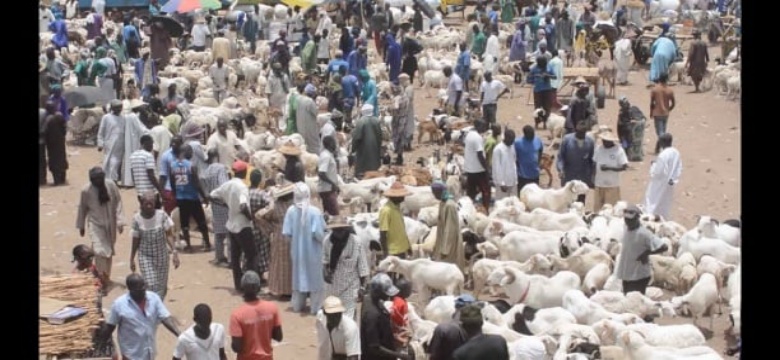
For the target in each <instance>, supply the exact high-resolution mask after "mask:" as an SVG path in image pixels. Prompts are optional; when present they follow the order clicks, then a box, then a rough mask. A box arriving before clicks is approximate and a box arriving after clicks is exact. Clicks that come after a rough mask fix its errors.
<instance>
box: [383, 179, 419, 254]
mask: <svg viewBox="0 0 780 360" xmlns="http://www.w3.org/2000/svg"><path fill="white" fill-rule="evenodd" d="M384 195H385V196H386V197H387V200H388V201H387V203H385V206H383V207H382V209H380V210H379V243H380V244H381V245H382V255H383V257H387V255H393V256H398V257H400V258H406V256H407V255H411V253H412V245H411V244H410V243H409V237H408V236H407V234H406V226H405V225H404V216H403V214H402V213H401V203H402V202H403V201H404V198H406V197H407V196H409V195H411V193H410V192H409V190H407V189H406V187H405V186H404V185H403V184H401V182H399V181H396V182H395V183H393V185H392V186H390V189H388V190H387V191H385V192H384Z"/></svg>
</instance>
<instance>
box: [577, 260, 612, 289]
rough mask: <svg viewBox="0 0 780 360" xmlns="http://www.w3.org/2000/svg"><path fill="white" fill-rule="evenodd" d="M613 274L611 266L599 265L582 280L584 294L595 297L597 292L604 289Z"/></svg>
mask: <svg viewBox="0 0 780 360" xmlns="http://www.w3.org/2000/svg"><path fill="white" fill-rule="evenodd" d="M611 274H612V270H610V268H609V265H608V264H605V263H598V264H596V265H595V266H594V267H592V268H591V269H590V270H588V273H587V274H585V278H584V279H582V292H584V293H585V294H586V295H593V294H594V293H596V291H599V290H601V289H603V288H604V284H605V283H606V282H607V279H609V276H610V275H611Z"/></svg>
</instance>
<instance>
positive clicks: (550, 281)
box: [488, 267, 582, 309]
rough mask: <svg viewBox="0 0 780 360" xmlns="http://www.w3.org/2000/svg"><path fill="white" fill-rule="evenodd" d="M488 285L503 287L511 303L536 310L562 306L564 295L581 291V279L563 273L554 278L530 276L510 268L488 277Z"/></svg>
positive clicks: (571, 273)
mask: <svg viewBox="0 0 780 360" xmlns="http://www.w3.org/2000/svg"><path fill="white" fill-rule="evenodd" d="M488 284H491V285H492V284H497V285H499V286H503V287H504V290H505V291H506V294H507V295H508V296H509V300H510V302H511V303H513V304H516V303H519V302H522V303H524V304H526V305H528V306H531V307H533V308H536V309H544V308H549V307H556V306H561V305H562V304H563V300H562V297H563V294H564V293H566V292H567V291H569V290H571V289H579V288H580V285H581V284H582V283H581V282H580V277H579V276H577V274H575V273H573V272H571V271H561V272H559V273H557V274H555V275H554V276H552V277H546V276H544V275H528V274H525V273H523V272H521V271H517V270H515V269H513V268H510V267H505V268H499V269H496V270H494V271H493V273H492V274H490V276H489V277H488Z"/></svg>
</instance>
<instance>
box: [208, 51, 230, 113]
mask: <svg viewBox="0 0 780 360" xmlns="http://www.w3.org/2000/svg"><path fill="white" fill-rule="evenodd" d="M224 62H225V59H223V58H221V57H219V58H217V61H216V62H215V63H214V64H213V65H211V67H210V68H209V77H211V81H212V82H213V83H214V88H213V91H214V100H217V104H221V103H222V100H225V96H226V95H227V84H228V69H227V67H226V66H224Z"/></svg>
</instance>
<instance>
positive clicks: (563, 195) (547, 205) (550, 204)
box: [520, 180, 589, 213]
mask: <svg viewBox="0 0 780 360" xmlns="http://www.w3.org/2000/svg"><path fill="white" fill-rule="evenodd" d="M588 190H589V188H588V185H587V184H585V183H584V182H582V181H579V180H572V181H569V182H568V183H566V185H565V186H564V187H562V188H560V189H542V188H540V187H539V185H536V184H528V185H526V186H524V187H523V189H522V190H520V201H522V202H523V203H524V204H525V206H526V208H528V209H529V210H533V209H536V208H542V209H548V210H551V211H554V212H557V213H562V212H565V211H567V209H568V208H569V206H570V205H571V204H572V203H573V202H574V201H575V200H576V199H577V196H579V195H582V194H586V193H587V192H588Z"/></svg>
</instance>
